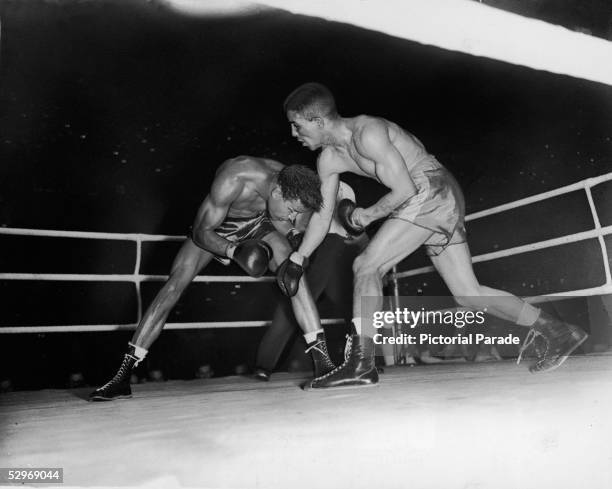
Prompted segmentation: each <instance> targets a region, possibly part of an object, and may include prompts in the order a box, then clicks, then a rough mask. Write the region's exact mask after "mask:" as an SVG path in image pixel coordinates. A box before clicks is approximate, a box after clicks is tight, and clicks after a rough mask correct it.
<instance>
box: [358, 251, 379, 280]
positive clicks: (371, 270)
mask: <svg viewBox="0 0 612 489" xmlns="http://www.w3.org/2000/svg"><path fill="white" fill-rule="evenodd" d="M385 273H386V272H385V270H383V264H382V263H379V261H378V260H377V259H376V257H375V256H373V255H372V254H371V253H367V252H365V253H362V254H360V255H358V256H357V257H356V258H355V261H353V275H354V276H355V280H356V281H358V280H360V279H364V278H376V279H378V280H382V278H383V277H384V275H385Z"/></svg>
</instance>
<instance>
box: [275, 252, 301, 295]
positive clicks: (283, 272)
mask: <svg viewBox="0 0 612 489" xmlns="http://www.w3.org/2000/svg"><path fill="white" fill-rule="evenodd" d="M298 257H301V255H298V254H297V253H291V255H290V256H289V258H287V259H286V260H285V261H284V262H283V263H281V266H280V267H278V270H277V271H276V283H278V286H279V287H280V289H281V291H282V292H283V294H285V295H286V296H287V297H293V296H294V295H295V294H297V291H298V288H299V286H300V279H301V278H302V275H303V274H304V266H303V265H304V261H305V259H304V258H303V257H301V258H302V260H301V262H302V263H301V264H300V263H296V261H300V260H299V259H298ZM292 258H294V260H296V261H294V260H292Z"/></svg>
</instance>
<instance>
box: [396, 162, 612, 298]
mask: <svg viewBox="0 0 612 489" xmlns="http://www.w3.org/2000/svg"><path fill="white" fill-rule="evenodd" d="M610 180H612V173H607V174H605V175H601V176H599V177H595V178H587V179H586V180H582V181H580V182H576V183H574V184H571V185H567V186H565V187H560V188H558V189H555V190H551V191H549V192H543V193H541V194H536V195H532V196H530V197H526V198H524V199H520V200H517V201H514V202H509V203H507V204H503V205H499V206H496V207H492V208H490V209H485V210H483V211H479V212H475V213H473V214H470V215H468V216H466V218H465V220H466V221H473V220H475V219H480V218H482V217H486V216H490V215H493V214H498V213H500V212H504V211H507V210H511V209H515V208H517V207H522V206H525V205H529V204H533V203H534V202H540V201H542V200H546V199H550V198H552V197H557V196H559V195H563V194H567V193H570V192H574V191H576V190H581V189H582V190H584V191H585V192H586V197H587V200H588V202H589V207H590V209H591V214H592V216H593V222H594V226H595V227H594V229H592V230H589V231H583V232H580V233H575V234H570V235H567V236H562V237H559V238H553V239H548V240H545V241H539V242H537V243H530V244H526V245H522V246H516V247H513V248H507V249H504V250H499V251H494V252H491V253H484V254H482V255H477V256H474V257H472V262H473V263H479V262H485V261H491V260H496V259H499V258H505V257H507V256H512V255H518V254H522V253H528V252H530V251H535V250H541V249H545V248H551V247H553V246H560V245H564V244H567V243H575V242H578V241H583V240H586V239H592V238H597V239H598V240H599V244H600V247H601V254H602V262H603V263H602V265H603V268H604V271H605V277H606V279H605V283H604V284H602V285H600V286H598V287H591V288H587V289H581V290H573V291H567V292H559V293H551V294H544V295H540V296H534V297H529V298H526V300H528V301H529V302H543V301H545V300H548V299H547V298H552V297H563V296H567V297H576V296H590V295H599V294H611V293H612V277H611V275H610V264H609V259H608V251H607V249H606V243H605V240H604V236H608V235H612V225H611V226H606V227H603V228H602V227H601V223H600V220H599V215H598V213H597V208H596V207H595V202H594V201H593V195H592V193H591V188H593V187H594V186H596V185H599V184H600V183H604V182H607V181H610ZM394 270H395V267H394ZM434 271H435V268H434V267H433V266H427V267H421V268H415V269H412V270H406V271H403V272H395V271H394V272H393V273H390V274H389V275H388V276H387V280H389V281H397V280H399V279H402V278H405V277H413V276H416V275H421V274H424V273H430V272H434Z"/></svg>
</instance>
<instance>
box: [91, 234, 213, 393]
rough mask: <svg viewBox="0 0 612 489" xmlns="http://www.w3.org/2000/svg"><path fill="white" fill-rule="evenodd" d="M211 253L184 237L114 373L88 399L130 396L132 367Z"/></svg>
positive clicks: (142, 354) (139, 359)
mask: <svg viewBox="0 0 612 489" xmlns="http://www.w3.org/2000/svg"><path fill="white" fill-rule="evenodd" d="M212 257H213V255H212V253H209V252H208V251H205V250H202V249H201V248H198V247H197V246H196V245H195V244H194V243H193V241H191V239H188V240H186V241H185V243H184V244H183V246H182V247H181V249H180V251H179V253H178V255H177V256H176V258H175V259H174V263H173V264H172V269H171V271H170V276H169V278H168V280H167V281H166V283H165V284H164V286H163V287H162V288H161V290H160V291H159V292H158V293H157V295H156V296H155V299H153V302H152V303H151V305H150V306H149V307H148V308H147V310H146V311H145V313H144V315H143V317H142V319H141V320H140V323H139V324H138V327H137V328H136V332H135V333H134V336H133V337H132V340H131V341H130V342H129V344H128V351H127V352H126V353H125V355H124V356H123V361H122V362H121V365H120V367H119V369H118V370H117V373H116V374H115V376H114V377H113V378H112V379H111V380H109V381H108V382H107V383H106V384H104V385H103V386H102V387H100V388H99V389H96V390H95V391H94V392H92V393H91V394H90V395H89V400H90V401H112V400H114V399H123V398H128V397H131V396H132V390H131V388H130V378H131V376H132V370H133V369H134V367H136V366H137V365H138V363H140V362H141V361H142V360H143V359H144V358H145V356H146V354H147V352H148V349H149V347H150V346H151V345H152V344H153V342H154V341H155V340H156V339H157V338H158V336H159V334H160V333H161V331H162V329H163V328H164V324H165V323H166V319H167V318H168V314H170V311H171V310H172V308H173V307H174V306H175V305H176V303H177V302H178V300H179V299H180V297H181V296H182V295H183V293H184V292H185V289H187V286H188V285H189V284H190V283H191V282H192V280H193V279H194V278H195V276H196V275H197V274H198V273H199V272H200V270H202V268H204V267H205V266H206V265H207V264H208V263H209V262H210V260H211V259H212Z"/></svg>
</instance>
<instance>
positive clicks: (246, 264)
mask: <svg viewBox="0 0 612 489" xmlns="http://www.w3.org/2000/svg"><path fill="white" fill-rule="evenodd" d="M227 256H228V258H231V259H232V260H234V261H235V262H236V263H237V264H238V265H239V266H240V268H242V269H243V270H244V271H245V272H246V273H248V274H249V275H250V276H251V277H261V276H262V275H263V274H264V273H266V270H267V269H268V263H270V260H271V259H272V248H270V245H269V244H268V243H266V242H265V241H261V240H259V239H245V240H244V241H241V242H240V243H238V244H237V245H236V246H233V247H232V246H231V245H230V247H229V248H228V250H227Z"/></svg>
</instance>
